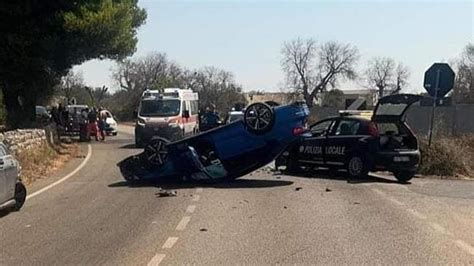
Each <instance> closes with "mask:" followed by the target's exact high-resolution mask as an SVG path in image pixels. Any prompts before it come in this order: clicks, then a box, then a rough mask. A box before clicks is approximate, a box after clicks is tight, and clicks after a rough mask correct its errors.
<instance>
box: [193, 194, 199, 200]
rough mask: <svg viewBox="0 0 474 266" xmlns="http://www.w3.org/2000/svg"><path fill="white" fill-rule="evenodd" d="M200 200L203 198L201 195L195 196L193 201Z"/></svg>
mask: <svg viewBox="0 0 474 266" xmlns="http://www.w3.org/2000/svg"><path fill="white" fill-rule="evenodd" d="M200 198H201V196H199V195H194V197H193V199H192V201H199V199H200Z"/></svg>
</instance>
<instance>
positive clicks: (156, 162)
mask: <svg viewBox="0 0 474 266" xmlns="http://www.w3.org/2000/svg"><path fill="white" fill-rule="evenodd" d="M168 143H169V140H167V139H165V138H160V137H153V138H152V139H151V140H150V142H148V144H147V145H146V147H145V151H144V156H145V160H146V162H147V163H148V164H150V165H152V166H161V165H163V164H164V163H165V162H166V158H167V156H168V149H167V148H166V145H167V144H168Z"/></svg>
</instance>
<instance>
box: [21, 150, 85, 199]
mask: <svg viewBox="0 0 474 266" xmlns="http://www.w3.org/2000/svg"><path fill="white" fill-rule="evenodd" d="M91 157H92V147H91V145H90V144H87V155H86V158H85V159H84V161H82V162H81V164H80V165H79V166H77V167H76V169H74V170H73V171H72V172H70V173H69V174H67V175H66V176H64V177H62V178H61V179H59V180H58V181H56V182H54V183H52V184H49V185H48V186H46V187H44V188H42V189H40V190H38V191H36V192H34V193H32V194H30V195H28V196H26V200H29V199H31V198H33V197H35V196H38V195H40V194H41V193H43V192H45V191H47V190H49V189H51V188H53V187H55V186H57V185H59V184H61V183H62V182H64V181H66V180H68V179H69V178H71V177H72V176H74V175H75V174H76V173H77V172H79V171H80V170H81V169H82V168H83V167H84V166H85V165H86V164H87V162H88V161H89V159H90V158H91Z"/></svg>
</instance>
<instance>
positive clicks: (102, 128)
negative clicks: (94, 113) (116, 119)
mask: <svg viewBox="0 0 474 266" xmlns="http://www.w3.org/2000/svg"><path fill="white" fill-rule="evenodd" d="M106 120H107V114H106V113H105V112H104V111H103V110H102V108H100V109H99V132H100V136H101V140H102V141H104V140H105V127H106V123H105V121H106Z"/></svg>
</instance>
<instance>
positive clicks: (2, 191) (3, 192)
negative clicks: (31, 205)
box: [0, 144, 12, 204]
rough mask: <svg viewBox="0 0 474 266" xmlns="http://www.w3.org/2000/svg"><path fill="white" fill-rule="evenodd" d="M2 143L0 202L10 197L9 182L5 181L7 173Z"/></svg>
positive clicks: (0, 146) (0, 151) (0, 156)
mask: <svg viewBox="0 0 474 266" xmlns="http://www.w3.org/2000/svg"><path fill="white" fill-rule="evenodd" d="M2 145H3V144H0V204H2V203H4V202H5V201H7V200H9V199H11V198H12V197H10V194H11V191H10V188H9V186H8V185H9V182H7V174H6V169H5V157H6V153H5V150H4V149H3V148H2Z"/></svg>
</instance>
